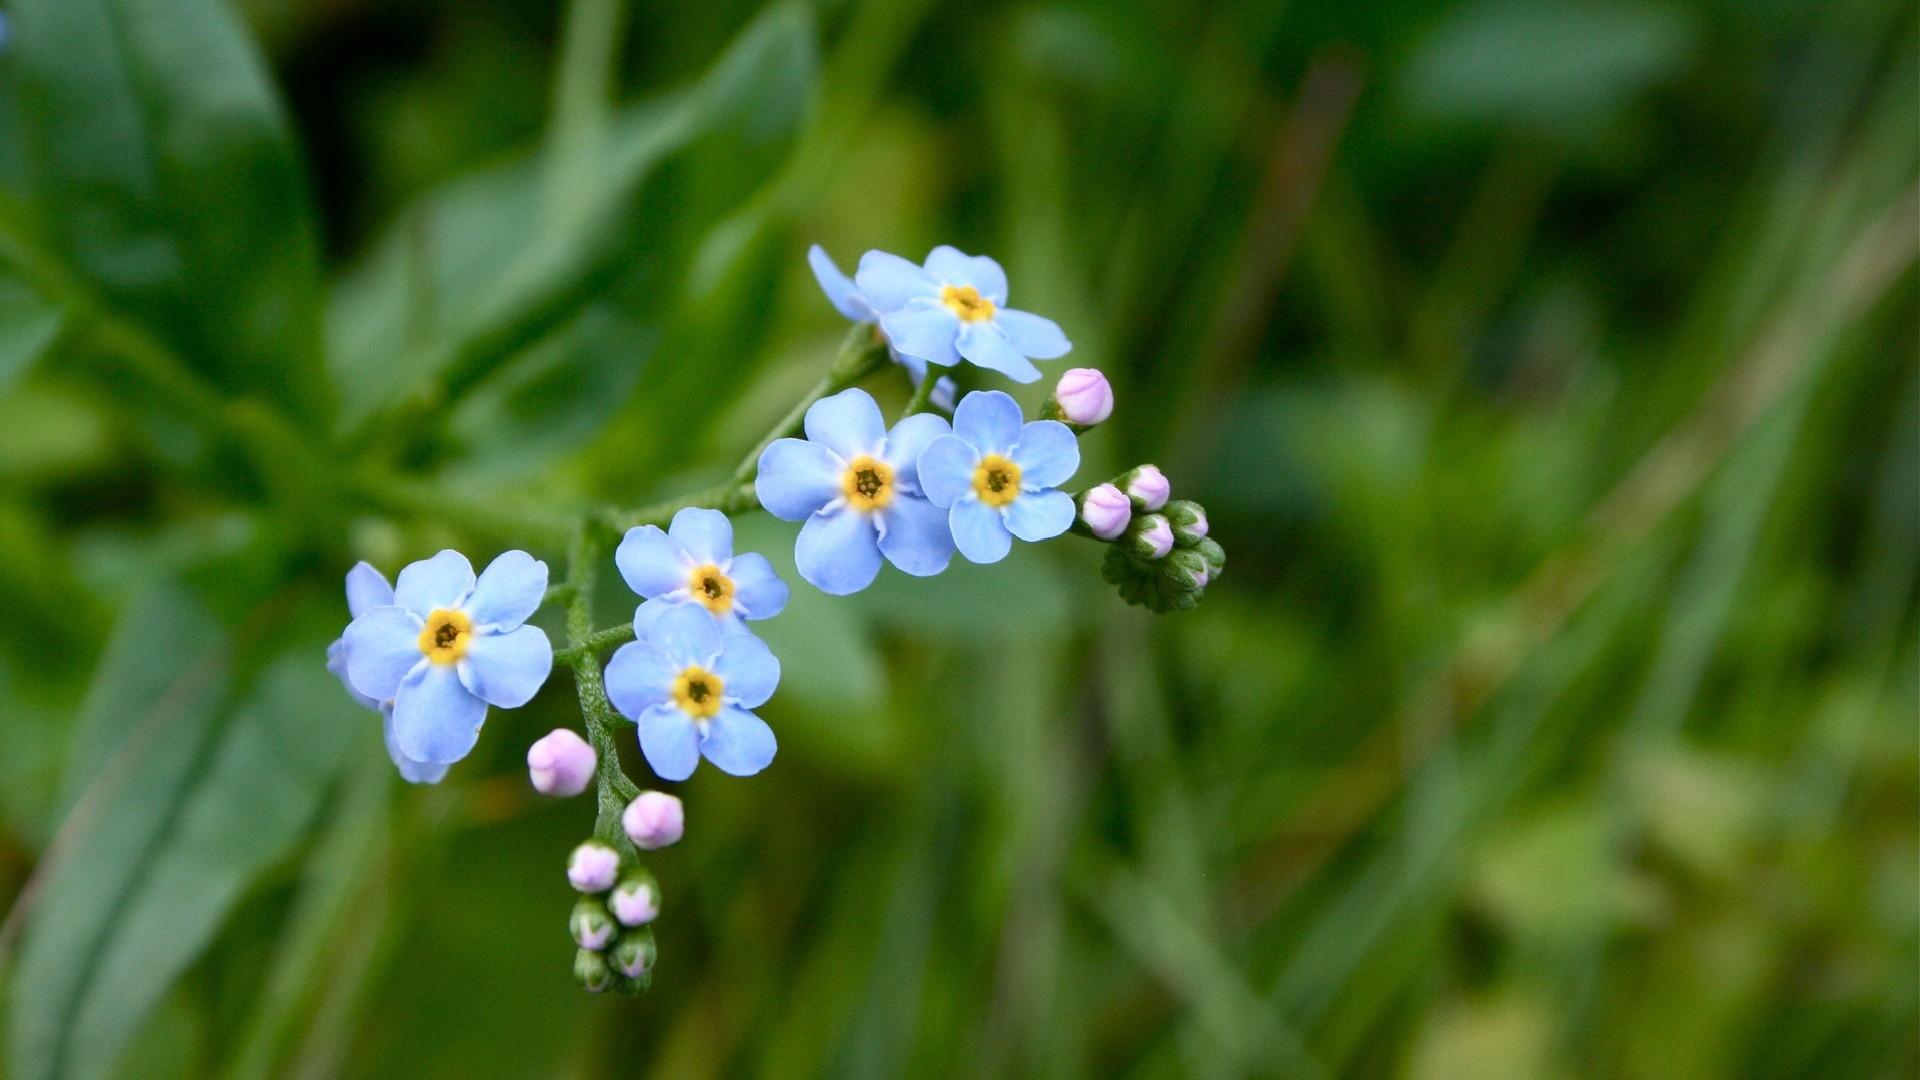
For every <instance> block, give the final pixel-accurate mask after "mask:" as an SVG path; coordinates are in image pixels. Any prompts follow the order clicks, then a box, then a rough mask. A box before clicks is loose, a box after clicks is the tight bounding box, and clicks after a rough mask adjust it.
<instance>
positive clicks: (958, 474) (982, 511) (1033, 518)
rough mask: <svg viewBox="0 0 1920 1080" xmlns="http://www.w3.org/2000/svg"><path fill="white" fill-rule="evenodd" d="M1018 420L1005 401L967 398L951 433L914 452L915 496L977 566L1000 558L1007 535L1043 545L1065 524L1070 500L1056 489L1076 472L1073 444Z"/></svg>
mask: <svg viewBox="0 0 1920 1080" xmlns="http://www.w3.org/2000/svg"><path fill="white" fill-rule="evenodd" d="M1021 421H1022V417H1021V415H1020V406H1019V405H1018V404H1017V403H1015V402H1014V400H1013V399H1012V398H1011V397H1008V396H1007V395H1006V394H1003V393H1001V392H1000V391H998V390H987V391H978V392H975V393H971V394H968V395H967V396H966V397H964V398H962V399H961V401H960V407H959V408H958V409H955V410H954V413H953V434H951V435H942V436H940V437H939V438H937V439H934V440H933V441H932V442H930V443H928V444H927V447H926V449H924V450H923V451H921V453H920V459H919V474H920V488H921V490H923V491H925V492H926V493H927V498H928V499H930V500H931V501H932V502H933V504H934V505H935V506H938V507H940V508H942V509H944V510H946V511H947V513H948V520H949V522H950V523H951V525H952V528H953V540H954V543H955V544H956V545H957V546H958V547H959V548H960V554H962V555H965V556H966V557H967V558H969V559H971V560H973V561H974V562H977V563H990V562H999V561H1000V560H1001V559H1003V558H1005V557H1006V554H1007V551H1008V549H1009V548H1011V547H1012V546H1013V537H1015V536H1017V537H1019V538H1020V539H1022V540H1028V541H1033V540H1046V539H1048V538H1050V537H1054V536H1059V535H1060V534H1061V533H1063V532H1066V531H1067V527H1068V526H1070V525H1072V524H1073V515H1074V506H1073V497H1072V496H1070V495H1068V494H1067V493H1066V492H1064V491H1060V490H1057V489H1058V487H1059V485H1061V484H1063V483H1066V481H1067V479H1068V478H1069V477H1071V476H1072V475H1073V474H1074V471H1075V470H1076V469H1078V468H1079V467H1080V444H1079V442H1078V441H1077V440H1076V439H1075V438H1074V436H1073V432H1072V431H1071V430H1069V429H1068V428H1067V426H1066V425H1065V424H1062V423H1059V422H1058V421H1054V420H1035V421H1033V422H1032V423H1028V424H1023V423H1022V422H1021Z"/></svg>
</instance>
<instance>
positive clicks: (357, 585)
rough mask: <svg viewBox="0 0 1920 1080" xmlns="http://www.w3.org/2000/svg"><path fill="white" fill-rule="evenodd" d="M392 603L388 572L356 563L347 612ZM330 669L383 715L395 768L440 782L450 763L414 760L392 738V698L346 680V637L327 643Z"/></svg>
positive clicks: (412, 778) (408, 776) (413, 778)
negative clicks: (381, 697) (357, 687)
mask: <svg viewBox="0 0 1920 1080" xmlns="http://www.w3.org/2000/svg"><path fill="white" fill-rule="evenodd" d="M391 603H393V586H392V585H389V584H387V578H386V575H385V574H382V573H381V572H380V571H378V570H375V569H374V568H373V567H372V566H370V565H368V564H367V563H364V562H362V563H355V564H354V566H353V569H351V570H349V571H347V613H348V614H349V615H351V616H353V617H354V618H356V619H357V618H359V617H360V616H362V615H365V614H366V613H367V612H369V611H372V610H373V609H374V608H377V607H381V606H383V605H386V604H391ZM327 670H328V671H331V672H333V676H334V678H336V679H339V680H340V685H341V686H344V687H346V688H347V693H348V694H349V695H350V696H351V697H352V698H353V700H354V701H356V702H358V703H359V704H360V706H361V707H362V708H365V709H369V710H371V711H373V712H377V713H379V714H380V729H381V734H382V735H383V736H384V738H385V739H386V742H387V756H388V757H390V758H392V759H393V767H394V768H396V769H399V770H400V776H401V778H402V779H404V780H406V781H407V782H408V783H410V784H437V783H439V782H440V780H441V778H442V777H444V776H446V775H447V766H445V765H438V764H435V763H433V762H431V761H415V760H414V759H412V758H410V757H408V756H407V755H405V754H403V753H401V752H400V745H399V744H398V743H396V742H394V739H393V700H392V699H391V698H389V699H387V700H386V701H376V700H374V699H373V698H370V697H368V696H367V695H365V694H363V693H361V692H360V691H358V690H355V689H354V688H353V683H352V682H351V681H349V680H348V679H347V639H346V638H345V637H344V636H342V637H338V638H335V639H334V641H333V644H331V645H329V646H327Z"/></svg>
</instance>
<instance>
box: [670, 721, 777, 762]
mask: <svg viewBox="0 0 1920 1080" xmlns="http://www.w3.org/2000/svg"><path fill="white" fill-rule="evenodd" d="M776 748H777V747H776V744H775V742H774V738H773V729H772V728H770V727H768V726H767V722H766V721H765V720H762V719H760V718H759V717H757V716H755V715H753V714H752V713H750V712H748V711H746V710H745V709H741V708H737V707H735V706H732V705H729V706H727V707H726V708H723V709H721V710H720V712H719V713H718V714H716V715H715V716H714V718H713V719H712V720H709V721H707V733H706V735H705V736H703V737H702V738H701V740H700V752H701V753H703V754H705V755H707V760H708V761H711V762H713V763H714V765H715V766H716V767H718V768H719V770H720V771H721V772H723V773H727V774H728V775H731V776H752V775H753V774H754V773H757V772H759V771H760V770H761V769H764V768H766V767H767V766H768V765H770V764H772V763H773V754H774V750H775V749H776ZM689 771H691V770H689Z"/></svg>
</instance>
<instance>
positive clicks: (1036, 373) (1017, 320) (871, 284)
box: [853, 244, 1073, 382]
mask: <svg viewBox="0 0 1920 1080" xmlns="http://www.w3.org/2000/svg"><path fill="white" fill-rule="evenodd" d="M853 280H854V284H855V285H856V286H857V287H858V290H859V294H860V296H861V297H862V298H863V299H864V300H865V302H866V303H867V304H868V306H870V307H871V308H872V309H873V310H874V311H875V312H877V313H878V314H879V316H880V328H881V330H883V331H885V332H886V335H887V341H888V342H889V343H890V344H891V345H892V346H893V350H894V351H895V352H896V353H898V354H900V355H901V356H902V357H913V358H915V359H917V360H922V361H925V362H926V363H929V364H938V365H940V366H941V367H952V366H954V365H955V364H958V363H959V362H960V361H961V360H962V359H965V360H967V361H968V362H969V363H972V364H974V365H975V366H977V367H983V368H986V369H988V370H990V371H997V372H999V373H1001V374H1002V375H1005V376H1006V377H1008V378H1010V379H1012V380H1013V381H1015V382H1033V381H1034V380H1035V379H1038V378H1039V377H1040V369H1039V368H1036V367H1034V366H1033V361H1034V360H1053V359H1056V358H1058V357H1062V356H1065V355H1067V353H1068V351H1070V350H1071V349H1072V348H1073V345H1072V343H1071V342H1069V341H1068V340H1067V336H1066V335H1065V334H1063V333H1061V331H1060V327H1059V325H1058V324H1056V323H1055V322H1054V321H1053V320H1052V319H1048V318H1043V317H1041V316H1039V315H1035V314H1033V313H1032V312H1027V311H1016V310H1014V309H1013V308H1010V307H1007V306H1006V304H1007V274H1006V271H1004V270H1002V269H1000V264H999V263H997V262H994V261H993V260H992V259H989V258H987V257H986V256H984V255H966V254H963V253H962V252H960V251H959V250H958V249H956V248H952V247H948V246H947V245H945V244H942V245H941V246H939V247H937V248H934V249H933V251H932V253H930V254H929V255H928V256H927V261H926V265H924V266H915V265H914V264H913V263H911V262H908V261H907V260H906V259H903V258H901V257H900V256H898V255H889V254H888V253H886V252H884V251H869V252H867V253H866V254H865V255H862V256H861V257H860V269H859V270H858V271H857V272H856V273H855V274H854V278H853Z"/></svg>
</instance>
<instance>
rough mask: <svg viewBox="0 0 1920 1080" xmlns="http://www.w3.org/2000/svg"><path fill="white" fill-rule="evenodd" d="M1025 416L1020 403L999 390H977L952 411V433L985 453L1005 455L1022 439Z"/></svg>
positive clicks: (964, 398) (961, 400)
mask: <svg viewBox="0 0 1920 1080" xmlns="http://www.w3.org/2000/svg"><path fill="white" fill-rule="evenodd" d="M1025 422H1026V417H1024V416H1022V415H1021V414H1020V403H1019V402H1017V401H1015V400H1013V398H1012V397H1011V396H1009V395H1007V394H1005V393H1002V392H1001V391H999V390H975V391H974V392H973V393H971V394H968V395H967V396H966V397H963V398H961V399H960V407H959V408H957V409H955V410H953V433H954V434H955V435H958V436H960V437H961V438H962V439H965V440H966V441H967V442H969V443H972V444H973V448H974V449H975V450H978V451H979V452H980V453H982V454H1005V453H1006V452H1007V451H1008V450H1011V449H1012V448H1013V444H1014V443H1016V442H1018V441H1019V440H1020V428H1021V426H1022V425H1023V424H1024V423H1025Z"/></svg>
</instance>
